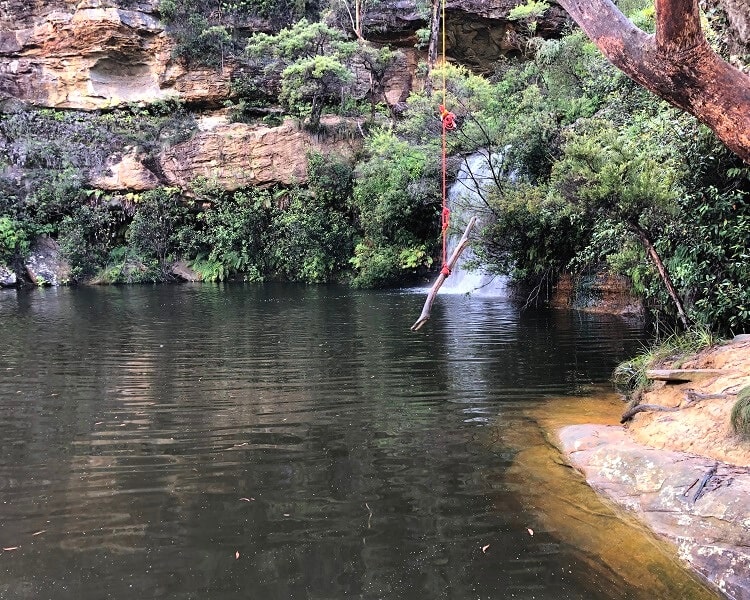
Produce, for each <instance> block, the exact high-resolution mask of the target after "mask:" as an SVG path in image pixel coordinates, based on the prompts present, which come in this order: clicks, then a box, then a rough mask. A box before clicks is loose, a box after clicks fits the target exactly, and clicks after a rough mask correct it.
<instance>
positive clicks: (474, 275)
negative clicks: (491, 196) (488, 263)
mask: <svg viewBox="0 0 750 600" xmlns="http://www.w3.org/2000/svg"><path fill="white" fill-rule="evenodd" d="M502 160H503V157H502V154H500V153H494V154H491V153H489V152H487V151H481V150H480V151H478V152H475V153H474V154H472V155H470V156H468V157H467V158H465V159H463V161H462V163H461V168H460V169H459V171H458V175H457V176H456V181H455V182H454V183H453V185H451V186H450V189H449V190H448V207H449V208H450V210H451V234H450V238H449V243H448V255H449V256H450V253H451V251H452V250H453V248H454V247H455V245H456V244H457V243H458V240H459V239H460V238H461V234H462V233H463V230H464V228H465V227H466V223H467V222H468V221H469V219H470V218H471V217H472V216H473V215H477V216H479V223H478V226H479V227H481V226H482V214H486V213H487V207H486V206H485V203H484V200H483V199H482V190H485V189H489V188H491V187H493V186H494V185H495V176H494V175H493V173H495V174H497V173H502ZM475 258H476V257H475V255H474V252H473V251H472V249H471V246H469V247H468V248H466V249H465V250H464V251H463V253H462V254H461V257H460V258H459V260H458V263H457V264H456V267H455V268H454V269H453V273H451V276H450V277H448V279H447V280H446V281H445V283H444V284H443V286H442V287H441V288H440V292H439V293H440V294H476V295H481V296H504V295H505V293H506V282H507V278H505V277H500V276H497V275H489V274H487V273H484V272H483V271H482V270H481V267H474V268H470V266H469V265H470V264H471V263H472V262H473V261H474V260H475Z"/></svg>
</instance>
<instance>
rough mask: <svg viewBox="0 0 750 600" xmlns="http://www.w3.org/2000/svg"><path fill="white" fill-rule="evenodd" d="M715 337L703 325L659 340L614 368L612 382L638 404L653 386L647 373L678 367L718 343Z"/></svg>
mask: <svg viewBox="0 0 750 600" xmlns="http://www.w3.org/2000/svg"><path fill="white" fill-rule="evenodd" d="M717 341H718V340H717V338H716V336H715V335H714V334H713V333H712V332H711V331H710V330H709V329H708V328H707V327H702V326H697V327H693V328H692V329H688V330H687V331H685V332H683V333H681V334H671V335H668V336H666V337H664V338H662V339H657V340H655V341H654V342H653V344H652V345H651V347H649V348H644V350H643V351H642V352H640V353H639V354H638V355H636V356H635V357H634V358H631V359H629V360H626V361H624V362H622V363H620V364H619V365H617V367H615V370H614V373H613V374H612V381H613V383H614V384H615V387H616V388H617V389H618V390H619V391H620V392H621V393H623V394H625V396H626V397H628V398H630V399H631V400H635V401H636V402H637V401H638V400H639V399H640V396H641V394H642V393H643V392H644V391H645V390H646V389H647V388H648V386H649V385H650V380H649V379H648V378H647V377H646V372H647V371H648V370H650V369H656V368H664V367H671V368H679V366H680V364H681V363H682V361H684V360H685V358H688V357H690V356H692V355H694V354H697V353H698V352H700V351H701V350H704V349H705V348H708V347H710V346H712V345H714V344H716V343H717Z"/></svg>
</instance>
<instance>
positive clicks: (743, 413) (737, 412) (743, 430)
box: [730, 385, 750, 439]
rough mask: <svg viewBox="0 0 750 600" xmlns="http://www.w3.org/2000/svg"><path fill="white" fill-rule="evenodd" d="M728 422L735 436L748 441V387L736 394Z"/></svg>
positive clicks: (749, 400) (749, 424)
mask: <svg viewBox="0 0 750 600" xmlns="http://www.w3.org/2000/svg"><path fill="white" fill-rule="evenodd" d="M730 420H731V422H732V429H734V432H735V433H736V434H738V435H741V436H742V437H743V438H746V439H750V385H749V386H747V387H744V388H742V389H741V390H740V391H739V392H738V393H737V402H735V403H734V406H733V407H732V415H731V416H730Z"/></svg>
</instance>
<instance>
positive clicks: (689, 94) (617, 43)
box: [558, 0, 750, 162]
mask: <svg viewBox="0 0 750 600" xmlns="http://www.w3.org/2000/svg"><path fill="white" fill-rule="evenodd" d="M558 2H559V4H560V5H561V6H562V7H563V8H564V9H565V10H566V11H567V12H568V14H570V16H571V17H572V18H573V19H574V20H575V21H576V23H578V25H579V26H580V27H581V29H583V31H584V32H585V33H586V35H588V36H589V37H590V38H591V40H592V41H593V42H594V43H595V44H596V45H597V46H598V47H599V49H600V50H601V51H602V53H603V54H604V55H605V56H606V57H607V59H608V60H609V61H610V62H611V63H612V64H613V65H614V66H615V67H617V68H618V69H620V70H621V71H622V72H623V73H625V74H626V75H627V76H628V77H630V78H631V79H633V80H634V81H636V82H637V83H639V84H640V85H642V86H644V87H645V88H647V89H648V90H650V91H651V92H653V93H654V94H656V95H657V96H659V97H660V98H663V99H664V100H666V101H667V102H669V103H670V104H673V105H674V106H676V107H678V108H681V109H682V110H685V111H687V112H689V113H690V114H692V115H694V116H695V117H697V118H698V119H699V120H700V121H702V122H703V123H705V124H706V125H708V126H709V127H710V128H711V129H712V130H713V131H714V132H715V133H716V135H717V136H718V137H719V139H721V141H722V142H724V143H725V144H726V145H727V147H728V148H729V149H730V150H732V151H733V152H735V153H736V154H738V155H739V156H740V157H741V158H742V159H743V160H744V161H745V162H750V77H748V76H747V75H745V74H744V73H742V72H741V71H740V70H739V69H736V68H734V67H733V66H732V65H730V64H729V63H727V62H726V61H724V60H723V59H722V58H721V57H720V56H718V55H717V54H716V53H715V52H714V51H713V50H711V48H710V47H709V45H708V42H707V41H706V39H705V37H704V35H703V32H702V31H701V27H700V14H699V10H698V0H656V35H649V34H647V33H644V32H643V31H641V30H640V29H638V28H637V27H635V26H634V25H633V24H632V23H631V22H630V21H629V20H628V19H627V18H626V17H625V16H624V15H623V14H622V13H621V12H620V10H619V9H618V8H617V7H616V6H615V5H614V4H613V3H612V2H611V1H610V0H558Z"/></svg>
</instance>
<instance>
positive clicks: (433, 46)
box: [425, 0, 444, 96]
mask: <svg viewBox="0 0 750 600" xmlns="http://www.w3.org/2000/svg"><path fill="white" fill-rule="evenodd" d="M443 1H444V0H432V14H431V17H430V42H429V45H428V46H427V78H426V79H425V92H427V95H428V96H431V95H432V79H431V76H432V70H433V69H434V68H435V63H436V62H437V49H438V38H439V37H440V7H441V6H442V2H443Z"/></svg>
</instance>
